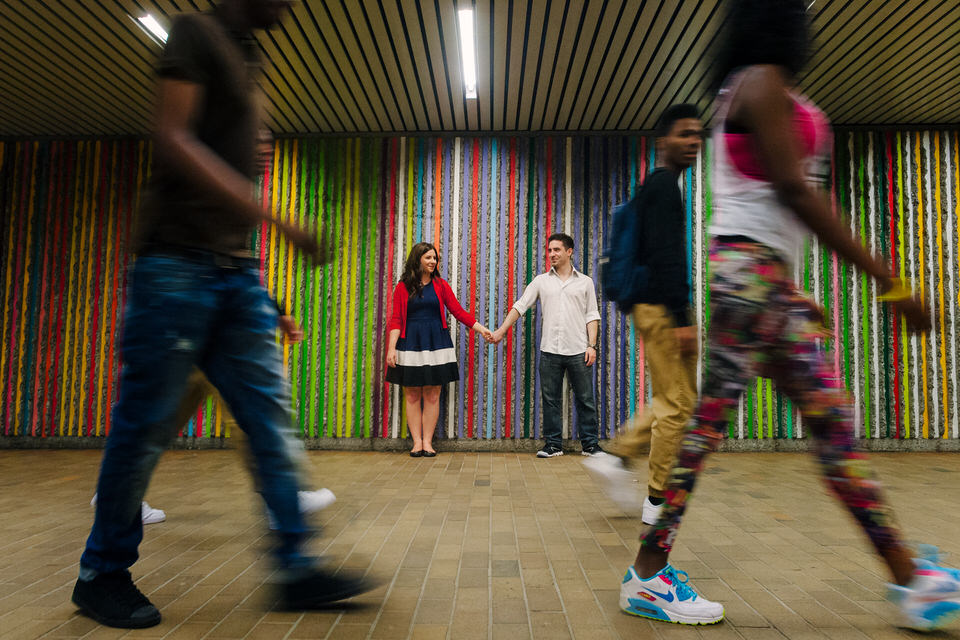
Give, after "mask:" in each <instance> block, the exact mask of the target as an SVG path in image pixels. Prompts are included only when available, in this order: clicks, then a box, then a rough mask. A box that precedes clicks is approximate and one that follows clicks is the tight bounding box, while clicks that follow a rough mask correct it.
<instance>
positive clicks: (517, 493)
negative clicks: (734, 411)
mask: <svg viewBox="0 0 960 640" xmlns="http://www.w3.org/2000/svg"><path fill="white" fill-rule="evenodd" d="M99 457H100V453H99V452H98V451H0V637H2V638H3V639H4V640H16V639H20V638H38V637H43V638H79V637H83V638H117V637H120V636H124V635H125V634H126V635H129V636H131V637H143V638H160V637H163V638H183V639H193V638H250V639H254V638H256V639H260V638H263V639H273V638H277V639H280V638H290V639H296V638H311V639H313V638H451V639H454V640H461V639H462V640H469V639H472V638H508V639H509V640H520V639H522V638H528V637H532V638H548V639H554V638H571V637H572V638H577V639H580V638H584V639H586V638H590V639H593V638H701V637H702V638H712V639H717V640H719V639H727V638H750V639H757V640H759V639H766V638H784V637H786V638H805V639H806V638H843V639H847V638H872V639H880V638H903V637H913V634H911V633H909V632H906V631H901V630H898V629H896V628H894V627H893V626H892V625H891V621H892V620H894V612H893V610H892V609H891V607H890V606H889V605H888V604H887V603H886V602H885V601H884V599H883V592H884V579H885V575H884V571H883V568H882V567H881V566H880V564H879V563H878V562H877V560H876V559H875V558H874V557H873V556H872V554H871V553H870V552H869V549H868V547H867V545H866V543H865V540H864V538H863V537H862V536H861V535H860V534H859V532H858V531H857V530H856V529H855V528H854V526H853V525H852V523H851V522H850V521H849V519H848V517H847V516H846V515H845V514H844V513H843V512H842V511H841V510H840V508H839V507H838V506H837V505H835V504H834V503H833V501H832V500H831V499H830V498H829V497H828V496H827V495H826V493H825V491H824V489H823V488H822V486H821V484H820V483H819V480H818V479H817V477H816V476H815V475H814V473H815V471H816V468H815V465H814V462H813V460H812V459H811V458H809V457H807V456H805V455H801V454H784V453H780V454H721V455H717V456H714V457H713V458H711V461H710V463H709V466H708V469H707V471H706V473H705V474H704V476H703V480H702V483H701V485H700V487H699V491H698V494H697V496H696V498H695V499H694V502H693V504H692V507H691V509H690V511H689V512H688V517H687V520H686V522H685V526H684V528H683V529H682V531H681V534H680V536H679V539H678V543H677V547H676V550H675V553H674V555H673V560H674V564H675V565H676V566H678V567H679V568H681V569H684V570H686V571H688V572H689V573H690V576H691V581H692V582H693V583H694V584H695V585H696V587H698V588H699V589H700V590H702V592H703V593H704V595H706V596H707V597H709V598H711V599H716V600H720V601H722V602H723V603H724V605H725V606H726V611H727V620H726V621H725V622H722V623H720V624H719V625H715V626H712V627H703V628H699V629H697V628H689V627H680V626H677V625H668V624H662V623H656V622H650V621H646V620H643V619H639V618H633V617H630V616H627V615H624V614H621V613H620V612H619V611H618V609H617V597H618V589H619V582H620V577H621V575H622V574H623V571H624V570H625V568H626V567H627V566H628V564H629V563H630V562H631V561H632V559H633V556H634V554H635V552H636V540H637V533H638V527H639V521H638V520H635V519H630V518H627V517H624V516H623V515H622V514H620V513H619V512H618V511H617V509H616V508H615V507H614V506H613V505H612V504H611V503H610V502H609V501H608V500H607V499H606V498H605V497H604V496H603V494H602V493H601V492H600V491H599V489H598V487H597V486H596V485H595V484H594V483H593V481H592V480H591V479H590V478H589V477H588V476H587V475H586V473H585V472H584V470H583V467H582V465H581V462H582V458H580V457H579V456H564V457H562V458H556V459H551V460H538V459H536V458H534V457H533V456H532V455H530V454H522V455H518V454H500V453H496V454H491V453H456V454H454V453H442V454H441V455H440V456H438V457H437V458H434V459H422V458H421V459H412V458H409V457H408V456H406V455H403V454H397V453H348V452H312V453H311V454H310V459H311V462H312V475H313V477H314V479H315V480H316V484H317V486H321V485H325V486H328V487H330V488H331V489H333V490H334V491H335V492H336V494H337V496H338V498H339V499H338V501H337V503H336V504H335V505H334V506H333V507H331V508H330V509H329V510H328V511H326V512H324V513H323V514H321V516H320V517H318V518H317V522H322V523H323V525H324V527H325V529H324V535H323V536H322V537H318V538H317V539H316V540H315V542H314V545H315V548H316V550H317V551H318V552H323V553H325V554H329V557H330V558H331V561H332V562H334V563H336V564H343V565H345V566H348V567H352V568H355V569H360V570H368V571H369V572H370V573H371V574H373V575H375V576H377V577H378V578H380V579H382V580H383V586H381V587H380V588H378V589H377V590H376V591H374V592H372V593H370V594H367V595H365V596H363V597H361V598H358V599H357V600H356V601H355V602H353V603H351V604H350V606H349V607H345V608H338V609H331V610H329V611H323V612H311V613H285V612H272V611H270V610H269V606H270V603H271V597H270V594H271V593H272V592H271V589H270V585H269V579H270V569H269V562H268V561H267V558H266V556H265V555H264V550H265V548H266V542H267V537H266V535H267V534H266V533H265V532H264V523H263V519H262V517H260V510H259V508H258V505H257V501H256V499H255V496H254V494H253V493H252V492H251V487H250V481H249V479H248V478H247V477H246V476H245V475H244V471H243V465H242V464H241V462H240V460H239V456H238V455H237V454H236V452H233V451H200V452H191V451H175V452H170V453H168V454H167V455H166V456H165V457H164V459H163V461H162V462H161V464H160V467H159V468H158V470H157V473H156V475H155V476H154V480H153V484H152V486H151V488H150V491H149V494H148V495H147V499H148V501H149V502H150V503H151V504H152V505H154V506H157V507H160V508H162V509H164V510H166V512H167V521H166V522H164V523H162V524H157V525H151V526H149V527H147V530H146V536H145V541H144V544H143V546H142V547H141V553H142V557H141V560H140V561H139V562H138V563H137V564H136V565H135V566H134V568H133V573H134V577H135V579H137V581H138V584H139V585H140V587H141V589H143V591H145V592H146V593H147V594H148V595H149V597H150V598H151V599H152V600H153V601H154V603H156V604H157V606H159V607H160V608H161V610H162V612H163V623H162V624H161V625H160V626H158V627H154V628H152V629H146V630H142V631H136V632H124V631H122V630H116V629H108V628H105V627H99V626H98V625H96V624H95V623H93V622H92V621H90V620H88V619H87V618H85V617H82V616H79V615H78V614H77V613H76V611H75V608H74V607H73V606H72V605H71V604H70V601H69V600H70V591H71V589H72V587H73V581H74V578H75V575H76V564H77V559H78V557H79V555H80V551H81V547H82V545H83V541H84V538H85V536H86V534H87V532H88V529H89V526H90V524H91V519H92V515H93V513H92V510H91V508H90V507H89V505H88V502H89V499H90V495H91V493H92V492H93V486H94V481H95V476H96V469H97V464H98V461H99ZM874 460H875V462H876V466H877V468H878V470H879V471H880V473H881V476H882V478H884V479H885V480H886V481H887V484H888V495H889V497H890V499H891V500H892V502H893V504H894V505H895V507H896V508H897V510H898V513H899V517H900V520H901V522H902V524H903V525H904V527H905V530H906V535H907V537H908V538H909V539H911V540H922V541H928V542H934V543H937V544H939V545H940V546H941V548H942V549H943V550H945V551H948V552H951V551H952V552H953V553H954V560H956V561H960V534H958V531H960V509H957V505H958V504H960V465H958V464H957V463H958V461H960V458H958V457H957V455H956V454H886V455H877V456H874ZM892 483H895V484H892ZM939 637H948V638H949V637H954V638H960V625H955V626H954V627H953V628H951V629H950V630H949V632H947V633H945V634H942V635H941V636H939Z"/></svg>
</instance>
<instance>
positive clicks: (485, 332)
mask: <svg viewBox="0 0 960 640" xmlns="http://www.w3.org/2000/svg"><path fill="white" fill-rule="evenodd" d="M478 333H479V334H480V335H481V336H483V339H484V340H486V341H487V344H497V343H498V342H500V341H501V340H503V336H505V335H506V331H501V330H500V329H497V330H496V331H490V329H487V328H486V327H481V328H480V330H479V331H478Z"/></svg>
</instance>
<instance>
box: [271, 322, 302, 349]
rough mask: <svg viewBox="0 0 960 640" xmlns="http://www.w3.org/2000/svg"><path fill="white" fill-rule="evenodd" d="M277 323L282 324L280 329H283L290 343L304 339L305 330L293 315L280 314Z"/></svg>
mask: <svg viewBox="0 0 960 640" xmlns="http://www.w3.org/2000/svg"><path fill="white" fill-rule="evenodd" d="M277 324H279V325H280V329H281V331H283V335H284V337H286V339H287V342H288V343H290V344H298V343H300V342H302V341H303V330H302V329H301V328H300V325H299V324H297V320H296V318H294V317H293V316H280V319H279V320H277Z"/></svg>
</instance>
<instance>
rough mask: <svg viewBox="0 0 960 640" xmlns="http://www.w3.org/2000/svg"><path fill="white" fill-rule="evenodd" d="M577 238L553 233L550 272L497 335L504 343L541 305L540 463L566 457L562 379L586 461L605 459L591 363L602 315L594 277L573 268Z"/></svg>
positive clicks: (536, 282) (522, 299)
mask: <svg viewBox="0 0 960 640" xmlns="http://www.w3.org/2000/svg"><path fill="white" fill-rule="evenodd" d="M571 256H573V238H571V237H570V236H568V235H566V234H563V233H555V234H553V235H552V236H550V238H549V239H548V240H547V257H548V258H549V259H550V265H551V268H550V270H549V271H547V272H546V273H541V274H540V275H538V276H537V277H536V278H534V279H533V281H532V282H531V283H530V284H528V285H527V288H526V289H524V291H523V295H522V296H520V299H519V300H517V301H516V302H515V303H514V304H513V308H511V309H510V313H508V314H507V318H506V320H504V321H503V324H502V325H500V328H498V329H497V330H496V331H494V333H493V342H500V341H501V340H502V339H503V337H504V335H506V332H507V330H508V329H509V328H510V327H511V326H512V325H513V323H515V322H516V321H517V320H518V319H519V318H520V316H521V315H523V314H524V312H526V311H527V309H529V308H530V307H532V306H533V305H534V303H536V301H537V299H538V298H539V299H540V306H541V309H542V338H541V340H540V392H541V394H542V397H543V439H544V441H545V443H544V447H543V449H541V450H540V451H538V452H537V457H539V458H554V457H556V456H562V455H563V448H562V444H563V400H562V394H563V376H564V374H565V373H566V375H567V378H568V380H569V381H570V386H571V387H573V393H574V398H575V400H576V407H577V422H578V426H579V433H580V444H581V447H582V449H583V455H585V456H592V455H596V454H600V453H603V450H602V449H601V448H600V444H599V442H598V436H597V404H596V400H595V398H594V393H593V368H592V367H593V363H594V362H596V360H597V350H596V345H597V329H598V328H599V326H600V311H599V310H598V308H597V292H596V289H595V288H594V286H593V280H592V279H591V278H590V276H588V275H586V274H584V273H581V272H579V271H577V270H576V269H574V268H573V264H571V262H570V258H571Z"/></svg>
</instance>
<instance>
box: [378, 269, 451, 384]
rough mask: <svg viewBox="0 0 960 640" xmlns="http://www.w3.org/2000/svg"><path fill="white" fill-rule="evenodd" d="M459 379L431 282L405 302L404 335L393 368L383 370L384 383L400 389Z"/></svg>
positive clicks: (399, 341)
mask: <svg viewBox="0 0 960 640" xmlns="http://www.w3.org/2000/svg"><path fill="white" fill-rule="evenodd" d="M459 379H460V369H459V368H458V367H457V354H456V352H455V351H454V349H453V340H451V339H450V331H449V330H448V329H445V328H444V326H443V321H442V320H441V315H440V299H439V298H438V297H437V292H436V290H435V289H434V288H433V282H431V283H430V284H428V285H426V286H425V287H424V288H423V290H422V291H421V295H420V296H415V297H413V298H411V299H410V300H408V301H407V327H406V335H404V336H403V337H401V338H400V339H399V340H397V366H395V367H388V368H387V382H390V383H391V384H399V385H402V386H404V387H425V386H433V385H443V384H447V383H448V382H454V381H456V380H459Z"/></svg>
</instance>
